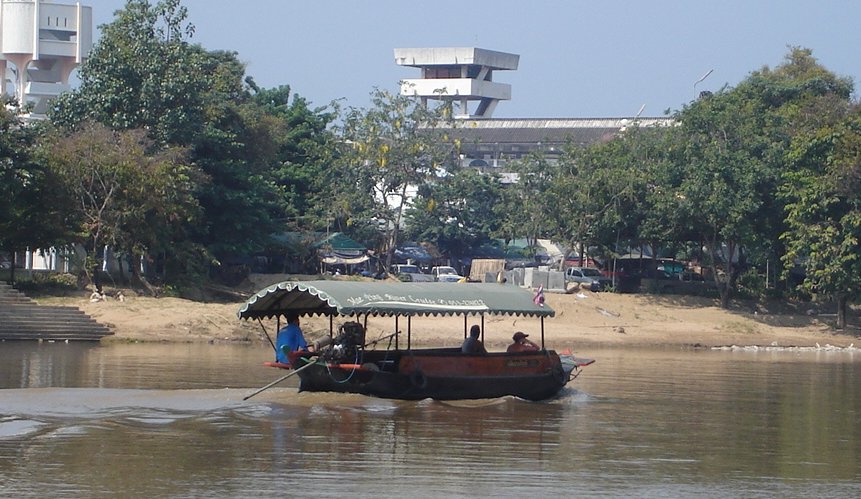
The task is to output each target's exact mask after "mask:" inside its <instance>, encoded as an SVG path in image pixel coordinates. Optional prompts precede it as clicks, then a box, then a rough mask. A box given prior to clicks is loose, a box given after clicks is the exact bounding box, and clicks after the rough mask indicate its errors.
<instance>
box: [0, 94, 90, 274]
mask: <svg viewBox="0 0 861 499" xmlns="http://www.w3.org/2000/svg"><path fill="white" fill-rule="evenodd" d="M2 104H3V105H0V250H4V251H8V252H10V253H12V254H14V253H15V252H16V251H19V250H23V249H25V248H27V247H31V248H49V247H51V246H62V245H64V244H66V243H68V242H69V241H70V240H72V239H73V234H72V233H71V232H70V231H69V229H68V223H67V213H68V212H67V210H66V209H64V207H66V206H67V205H68V204H69V199H68V198H67V197H65V196H63V191H62V189H60V188H59V179H58V178H57V177H56V176H55V175H53V172H52V171H51V170H50V169H48V168H46V166H45V164H44V163H43V162H41V161H39V158H38V157H37V155H36V147H37V144H38V140H39V138H40V129H41V127H38V126H32V125H25V124H24V123H23V122H22V121H21V119H20V118H19V112H18V111H19V108H18V105H17V101H16V100H14V99H11V98H4V99H3V102H2ZM11 271H12V272H13V275H12V279H13V280H14V267H12V268H11Z"/></svg>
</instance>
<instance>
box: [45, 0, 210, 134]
mask: <svg viewBox="0 0 861 499" xmlns="http://www.w3.org/2000/svg"><path fill="white" fill-rule="evenodd" d="M187 16H188V13H187V10H186V8H185V7H183V6H182V5H181V1H180V0H161V1H159V2H158V3H156V4H152V3H150V2H149V1H148V0H129V1H128V2H126V5H125V7H124V8H123V9H122V10H119V11H117V13H116V18H115V19H114V21H113V22H111V23H109V24H106V25H103V26H101V27H100V28H101V30H102V36H101V38H100V39H99V41H98V42H97V43H96V44H95V46H94V47H93V50H92V51H91V53H90V56H89V57H88V58H87V61H86V62H85V63H84V64H83V65H82V66H81V69H80V79H81V84H80V86H79V87H78V88H77V89H76V90H74V91H72V92H68V93H66V94H64V95H62V96H60V97H59V98H58V99H57V100H56V101H55V105H54V110H53V112H52V113H51V120H52V121H53V122H54V123H56V124H58V125H61V126H64V127H69V128H71V127H75V126H77V125H78V124H80V123H83V122H87V121H96V122H99V123H102V124H104V125H105V126H107V127H109V128H112V129H114V130H129V129H145V130H148V131H149V134H150V137H151V138H152V139H153V140H155V141H156V142H158V143H161V144H174V145H176V144H182V145H187V144H189V143H191V142H192V141H193V138H194V137H195V136H196V134H197V133H198V130H199V128H200V125H201V123H202V122H204V121H205V120H204V114H203V110H204V106H203V103H202V100H203V99H204V98H205V95H206V90H207V88H209V85H208V84H207V83H208V81H209V79H210V78H212V77H213V73H212V71H211V68H207V67H206V66H205V61H204V58H203V55H204V53H203V52H202V51H201V50H200V49H198V48H196V47H193V46H192V45H190V44H189V43H188V38H190V37H191V36H192V34H193V33H194V26H193V25H191V24H190V23H188V22H186V19H187Z"/></svg>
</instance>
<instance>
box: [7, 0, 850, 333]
mask: <svg viewBox="0 0 861 499" xmlns="http://www.w3.org/2000/svg"><path fill="white" fill-rule="evenodd" d="M193 33H194V27H193V25H192V24H191V23H190V22H189V15H188V12H187V11H186V9H185V7H183V6H182V4H181V1H180V0H162V1H160V2H158V3H156V4H151V3H150V2H146V1H136V0H132V1H129V2H128V3H127V4H126V7H125V8H124V9H122V10H120V11H118V12H117V14H116V17H115V19H114V20H113V22H111V23H109V24H107V25H105V26H103V27H102V35H101V37H100V39H99V41H98V43H97V44H96V46H95V47H94V49H93V51H92V53H91V54H90V57H89V58H88V59H87V61H86V62H85V64H84V65H83V66H82V67H81V69H80V81H81V83H80V85H79V86H78V88H77V89H75V90H74V91H71V92H69V93H67V94H65V95H63V96H62V97H61V98H59V99H58V100H57V101H56V102H55V106H54V109H53V111H52V113H51V114H50V119H49V120H48V121H47V122H44V123H36V124H30V125H26V126H25V125H23V124H22V122H21V121H20V119H19V114H18V112H19V111H20V110H18V109H16V108H15V106H14V104H13V103H11V102H10V103H7V104H8V105H7V106H6V107H5V108H4V109H3V110H0V175H2V181H0V249H2V250H4V251H8V252H13V251H16V250H20V249H23V248H25V247H49V246H58V247H59V246H67V245H71V244H79V245H81V246H83V247H84V248H85V249H86V251H87V255H88V256H87V258H88V262H86V264H84V265H82V268H84V269H87V271H92V269H94V267H95V265H96V264H95V262H96V261H97V259H98V257H99V251H101V248H104V247H106V246H108V247H112V248H115V250H116V251H117V252H120V253H121V254H122V255H125V260H126V261H127V262H132V261H140V259H141V258H144V259H147V260H148V261H150V262H151V265H150V268H151V269H154V271H153V273H152V274H149V275H139V274H135V276H134V277H135V280H136V281H137V283H138V284H139V285H140V286H143V287H149V288H150V289H151V290H154V289H155V288H154V286H155V285H170V286H173V287H175V288H178V289H182V288H183V287H191V286H192V285H195V284H197V283H199V282H201V280H206V279H211V278H217V277H218V275H219V272H220V271H221V269H227V268H229V267H230V263H231V262H234V261H239V260H241V259H242V258H245V257H248V256H250V255H255V254H261V253H264V252H267V251H269V252H273V251H274V252H281V253H284V252H289V251H307V250H302V249H295V248H294V249H290V248H286V247H280V246H278V244H277V242H276V241H274V240H273V239H272V238H271V235H272V234H278V233H285V232H298V233H303V232H304V233H308V232H313V231H324V232H325V231H340V232H344V233H346V234H348V235H350V236H351V237H353V238H355V239H356V240H358V241H362V242H363V243H364V244H366V245H368V247H370V248H373V249H374V251H375V254H377V255H384V256H385V258H382V259H381V260H380V261H381V263H382V262H385V264H389V263H391V255H392V254H393V252H394V250H395V248H397V246H398V244H399V242H400V241H404V240H416V241H430V242H432V243H433V244H434V245H435V246H436V248H437V249H438V250H439V251H440V252H441V253H442V254H443V255H446V256H450V257H457V256H459V255H463V254H465V253H466V252H467V251H468V250H469V249H470V248H475V247H478V246H481V245H483V244H491V243H492V242H493V241H494V240H496V239H502V240H512V239H515V238H527V239H532V240H534V239H536V238H551V239H554V240H556V241H560V242H563V243H565V244H567V245H568V246H569V247H571V248H579V249H581V250H582V249H583V248H590V251H591V253H592V254H598V255H605V256H610V255H613V254H614V253H616V252H619V251H620V248H626V247H641V246H649V247H651V248H652V249H653V250H655V251H654V252H653V253H655V254H656V253H657V249H659V248H660V249H662V250H664V251H668V252H669V253H670V254H672V255H673V256H677V257H683V258H696V259H698V260H700V262H701V263H702V264H703V265H705V266H707V267H710V268H711V272H710V274H711V275H712V276H713V278H714V279H715V284H716V286H717V287H718V290H719V293H720V304H721V305H722V306H723V307H728V306H729V304H730V302H731V300H732V298H733V296H734V294H736V293H738V292H739V291H740V290H744V291H745V292H747V293H760V294H765V293H772V294H778V295H781V296H799V297H804V298H811V297H815V298H825V299H828V300H834V302H835V303H836V305H837V311H838V324H840V325H841V327H842V326H845V323H846V311H847V309H848V306H849V304H850V303H852V302H853V301H856V300H857V299H858V297H859V295H861V278H859V276H861V247H859V240H861V108H859V105H858V103H857V102H856V101H854V100H853V98H852V92H853V83H852V82H851V81H850V80H848V79H846V78H843V77H840V76H838V75H835V74H833V73H832V72H830V71H828V70H827V68H824V67H823V66H821V65H820V64H819V63H818V62H817V61H816V59H815V58H814V56H813V53H812V51H811V50H809V49H806V48H800V47H791V48H789V49H788V53H787V55H786V58H785V60H784V61H783V62H782V63H781V64H779V65H778V66H777V67H775V68H769V67H762V68H760V69H757V70H754V71H752V72H751V73H750V74H749V76H748V77H747V78H746V79H745V80H743V81H742V82H740V83H739V84H738V85H736V86H734V87H725V88H723V89H721V90H720V91H718V92H715V93H711V94H704V95H701V96H700V97H699V98H698V99H697V100H695V101H693V102H690V103H688V104H686V105H683V106H682V108H681V109H679V110H673V111H668V113H669V114H670V116H671V117H672V118H673V124H672V125H669V126H662V127H649V128H646V127H639V126H638V125H637V121H636V120H632V122H631V123H630V126H629V127H627V129H626V130H624V131H621V132H620V133H619V134H618V135H617V136H615V137H612V138H608V139H607V140H605V141H601V142H599V143H596V144H593V145H590V146H587V147H583V146H581V145H579V144H569V145H568V146H566V147H565V148H564V150H563V151H561V153H559V154H557V155H555V156H554V157H553V159H552V160H551V159H550V158H549V157H548V156H547V155H546V154H545V152H543V151H537V152H536V153H533V154H531V155H529V156H528V157H525V158H522V159H519V160H516V161H509V162H508V165H509V166H510V170H511V173H514V174H516V175H517V178H518V181H517V182H516V183H510V184H504V183H502V182H500V181H499V180H500V179H499V178H498V177H497V176H496V175H495V174H492V173H479V172H478V171H477V170H474V169H468V168H462V167H460V166H459V162H458V161H457V160H458V158H459V148H460V146H461V145H462V144H460V143H459V142H458V140H456V139H455V138H453V137H454V135H453V134H449V133H447V130H452V129H455V128H456V126H457V123H456V121H453V120H451V119H450V117H451V109H450V108H448V107H447V106H446V105H443V106H441V107H438V108H424V107H422V106H421V105H419V104H418V102H416V101H415V100H413V99H410V98H407V97H402V96H397V95H392V94H390V93H389V92H387V91H384V90H379V89H376V90H373V91H372V95H373V99H372V102H373V105H372V106H371V107H370V108H369V109H360V108H352V107H348V108H346V109H344V108H343V105H342V103H339V102H337V101H334V102H332V103H327V104H324V105H322V106H317V107H315V106H314V105H313V104H312V103H310V102H308V101H307V100H305V99H304V98H302V97H301V96H300V95H299V94H297V93H295V92H294V91H293V89H291V88H290V87H289V86H288V85H286V84H285V85H284V86H280V87H277V88H271V89H266V88H260V87H259V86H258V85H256V84H255V82H254V80H253V77H252V76H250V75H246V74H245V66H244V65H243V63H242V62H241V61H240V60H239V58H238V55H237V54H236V53H234V52H223V51H207V50H205V49H204V48H202V47H201V46H199V45H195V44H194V43H193V41H192V40H193ZM430 124H434V125H430ZM412 187H414V188H415V189H416V196H415V199H414V201H413V202H412V203H406V202H405V199H406V196H407V191H408V189H409V188H412ZM581 254H582V251H581ZM300 256H301V255H300ZM129 268H130V269H132V270H133V271H136V269H138V265H130V266H129ZM766 269H769V270H770V271H771V273H770V274H767V273H766ZM774 269H777V271H776V272H775V271H774ZM766 276H768V277H766ZM765 279H771V282H770V286H764V285H763V281H764V280H765ZM153 280H154V281H156V282H154V283H151V282H150V281H153Z"/></svg>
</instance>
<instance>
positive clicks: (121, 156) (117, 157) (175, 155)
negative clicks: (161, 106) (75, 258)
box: [41, 124, 199, 291]
mask: <svg viewBox="0 0 861 499" xmlns="http://www.w3.org/2000/svg"><path fill="white" fill-rule="evenodd" d="M151 148H152V143H151V141H150V140H149V139H148V138H147V137H146V134H145V132H144V131H142V130H130V131H122V132H115V131H112V130H109V129H107V128H105V127H103V126H101V125H98V124H85V125H82V126H81V127H80V130H79V131H77V132H75V133H73V134H70V135H65V134H62V133H57V134H55V135H53V136H51V137H50V138H48V140H46V141H45V143H44V144H43V147H42V151H41V155H42V157H43V158H44V160H45V162H46V163H47V164H48V165H50V167H51V169H52V171H53V172H54V173H55V174H57V175H58V176H59V177H60V178H61V179H62V185H63V186H64V187H65V189H67V192H68V193H69V195H70V197H71V198H72V199H74V200H75V208H74V211H73V213H72V214H71V215H72V217H73V219H74V220H76V221H77V222H76V227H75V230H76V232H77V235H78V237H79V241H80V242H82V243H85V248H86V250H87V252H88V263H87V265H85V272H89V271H90V269H92V268H93V266H94V264H95V259H96V258H97V257H98V255H99V253H100V251H101V249H102V248H103V247H105V246H111V247H114V248H119V249H121V250H124V251H125V252H127V254H128V255H129V256H130V257H131V258H132V261H134V260H139V259H140V258H141V257H143V256H144V255H146V254H154V253H155V254H157V253H159V252H165V251H166V250H167V249H168V248H171V247H172V246H173V245H175V244H176V243H178V242H180V243H181V242H182V241H183V240H184V238H185V234H184V230H183V229H184V227H186V226H187V225H188V224H191V223H193V222H194V217H195V215H196V213H197V204H196V201H195V200H194V198H193V197H192V192H193V189H194V188H195V186H196V185H197V183H198V182H199V180H197V179H194V177H195V176H196V175H197V172H196V171H195V169H194V168H191V167H189V166H188V165H187V164H186V163H184V162H183V159H184V153H183V151H181V150H178V149H175V148H168V149H161V150H160V151H159V152H158V153H155V154H150V153H148V151H149V150H150V149H151ZM131 270H132V271H133V272H134V273H135V274H136V271H137V266H136V265H131ZM136 275H137V274H136ZM138 278H139V279H140V280H141V282H142V283H143V284H144V285H146V286H147V287H150V286H149V284H148V283H147V281H146V280H145V279H144V278H143V276H138ZM150 290H151V291H153V290H152V288H151V287H150Z"/></svg>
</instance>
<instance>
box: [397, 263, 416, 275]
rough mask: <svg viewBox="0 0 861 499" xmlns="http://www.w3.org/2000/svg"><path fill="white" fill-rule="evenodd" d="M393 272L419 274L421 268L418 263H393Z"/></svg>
mask: <svg viewBox="0 0 861 499" xmlns="http://www.w3.org/2000/svg"><path fill="white" fill-rule="evenodd" d="M392 273H393V274H395V275H400V274H418V273H419V268H418V266H417V265H408V264H400V263H399V264H396V265H392Z"/></svg>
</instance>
